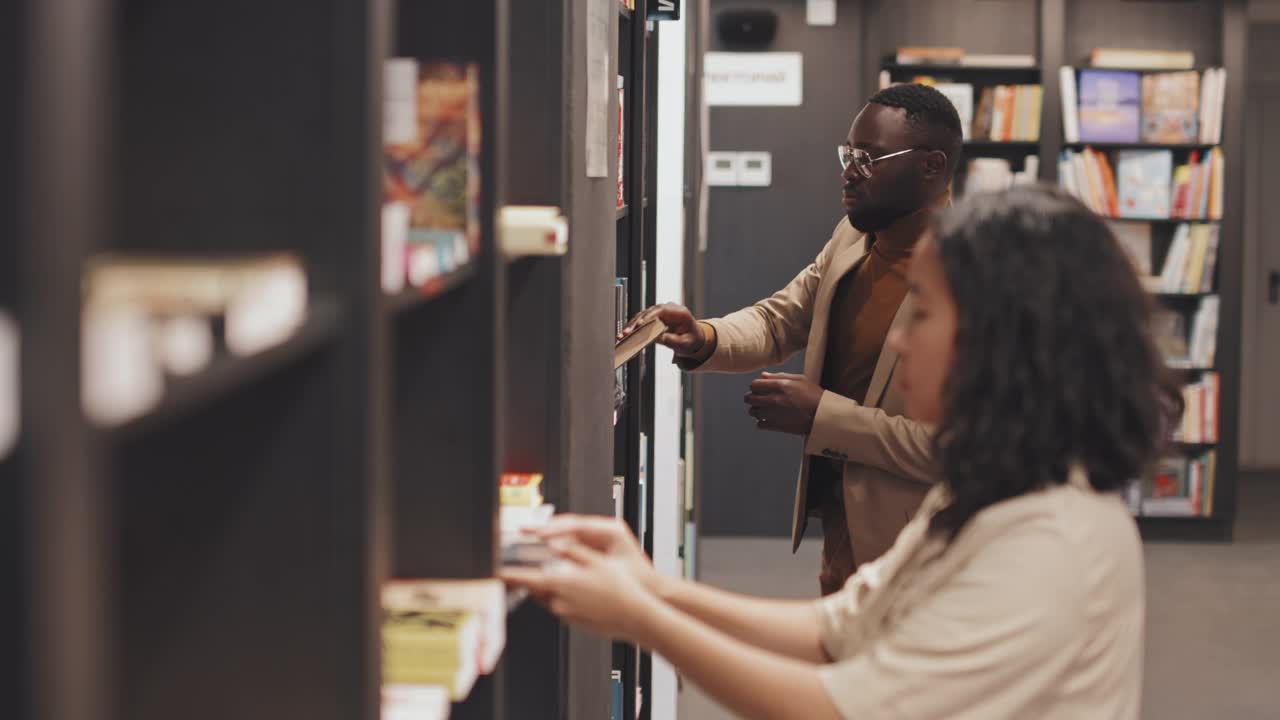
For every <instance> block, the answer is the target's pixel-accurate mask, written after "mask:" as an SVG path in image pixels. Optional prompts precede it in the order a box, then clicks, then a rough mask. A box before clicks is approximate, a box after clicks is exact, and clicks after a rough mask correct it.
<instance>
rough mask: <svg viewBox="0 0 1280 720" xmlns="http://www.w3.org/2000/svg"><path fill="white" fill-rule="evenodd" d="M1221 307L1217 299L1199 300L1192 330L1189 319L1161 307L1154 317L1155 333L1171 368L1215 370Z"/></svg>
mask: <svg viewBox="0 0 1280 720" xmlns="http://www.w3.org/2000/svg"><path fill="white" fill-rule="evenodd" d="M1220 305H1221V303H1220V302H1219V299H1218V296H1217V295H1206V296H1205V297H1203V298H1200V303H1199V306H1198V307H1197V308H1196V310H1195V312H1194V313H1193V314H1192V315H1191V322H1190V327H1189V328H1188V323H1187V315H1186V314H1184V313H1182V312H1181V311H1179V310H1176V309H1172V308H1167V307H1162V308H1160V309H1158V310H1156V311H1155V312H1154V313H1153V315H1152V332H1153V334H1154V335H1155V338H1156V342H1157V343H1158V344H1159V346H1160V350H1161V351H1162V352H1163V353H1164V356H1165V362H1167V363H1168V364H1169V366H1170V367H1173V368H1181V369H1191V370H1194V369H1209V368H1212V367H1214V364H1215V361H1216V355H1217V346H1218V342H1217V337H1218V312H1219V307H1220Z"/></svg>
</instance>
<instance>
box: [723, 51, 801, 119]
mask: <svg viewBox="0 0 1280 720" xmlns="http://www.w3.org/2000/svg"><path fill="white" fill-rule="evenodd" d="M702 77H703V83H704V91H705V94H706V99H707V104H708V105H736V106H740V107H748V106H770V105H779V106H796V105H799V104H800V103H801V100H802V97H803V88H804V63H803V61H802V58H801V55H800V53H797V52H765V53H730V52H709V53H707V54H706V55H705V56H704V57H703V70H702Z"/></svg>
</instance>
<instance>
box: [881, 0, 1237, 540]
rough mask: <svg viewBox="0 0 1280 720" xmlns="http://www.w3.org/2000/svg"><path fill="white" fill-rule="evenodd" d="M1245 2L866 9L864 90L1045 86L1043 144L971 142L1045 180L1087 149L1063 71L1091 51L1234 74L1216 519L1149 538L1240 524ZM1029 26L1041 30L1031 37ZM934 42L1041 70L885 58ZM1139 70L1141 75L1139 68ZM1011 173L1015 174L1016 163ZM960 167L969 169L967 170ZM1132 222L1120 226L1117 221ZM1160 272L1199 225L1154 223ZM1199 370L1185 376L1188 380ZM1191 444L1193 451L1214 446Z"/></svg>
mask: <svg viewBox="0 0 1280 720" xmlns="http://www.w3.org/2000/svg"><path fill="white" fill-rule="evenodd" d="M1246 9H1247V8H1246V3H1245V2H1243V0H1187V1H1186V2H1154V1H1153V2H1133V1H1130V0H1038V2H1036V3H1016V4H1008V7H1007V8H1002V10H1001V12H1000V13H999V14H995V13H993V11H992V9H991V5H990V3H984V2H982V1H981V0H901V1H900V2H887V1H886V0H874V1H873V2H869V3H866V4H865V5H864V6H863V8H862V11H863V15H862V18H863V21H864V23H863V40H864V42H863V46H862V66H863V67H864V68H865V69H866V71H865V72H864V74H863V77H864V82H865V85H864V87H866V88H868V90H869V91H868V93H867V95H870V91H871V90H873V89H874V88H875V87H876V82H877V79H876V77H875V74H876V71H877V70H887V71H889V72H890V75H891V79H892V80H894V81H900V80H907V79H909V78H910V76H913V75H932V76H934V77H936V78H938V79H940V80H942V79H947V80H955V81H957V82H971V83H974V84H975V85H987V84H996V83H1004V84H1010V83H1015V82H1039V83H1040V84H1041V86H1042V87H1043V91H1044V96H1043V97H1044V99H1043V106H1042V108H1041V123H1040V139H1039V141H1038V142H1036V143H992V142H967V143H966V144H965V150H964V154H965V157H966V158H972V157H979V156H992V157H1004V158H1008V159H1011V160H1014V159H1016V158H1018V157H1022V156H1025V155H1030V154H1038V156H1039V164H1040V172H1039V177H1040V179H1041V180H1042V181H1045V182H1048V183H1057V181H1058V158H1059V156H1060V155H1061V153H1062V151H1063V150H1064V149H1080V148H1083V147H1084V146H1085V145H1086V144H1085V143H1071V144H1068V143H1066V142H1065V141H1064V136H1063V129H1062V99H1061V87H1060V81H1059V77H1058V72H1059V68H1062V67H1075V66H1079V65H1081V64H1083V63H1084V61H1085V60H1086V58H1087V56H1088V54H1089V52H1090V51H1091V50H1092V49H1093V48H1095V47H1123V48H1136V49H1152V50H1164V49H1178V50H1191V51H1192V52H1194V53H1195V57H1196V63H1197V65H1199V66H1201V67H1204V66H1209V67H1222V68H1225V69H1226V71H1227V81H1226V93H1225V108H1224V120H1223V123H1224V124H1223V132H1222V144H1221V148H1222V151H1223V153H1224V155H1225V157H1226V173H1225V184H1226V188H1227V192H1226V206H1225V209H1224V212H1223V216H1222V219H1221V220H1220V221H1215V222H1217V224H1218V225H1219V226H1220V233H1221V245H1220V247H1219V255H1218V264H1217V270H1216V279H1215V282H1214V292H1215V293H1217V294H1218V295H1219V296H1220V298H1221V308H1220V314H1219V325H1218V332H1217V357H1216V363H1215V367H1214V368H1212V369H1213V370H1215V371H1216V372H1218V374H1219V377H1220V380H1221V386H1220V389H1219V406H1218V418H1219V432H1218V436H1219V440H1218V442H1217V443H1216V449H1217V469H1216V475H1217V478H1216V483H1215V490H1214V502H1213V507H1214V512H1213V515H1212V516H1210V517H1139V518H1138V523H1139V527H1140V528H1141V530H1142V533H1143V536H1144V537H1146V538H1148V539H1177V540H1229V539H1230V538H1231V536H1232V527H1233V523H1234V517H1235V504H1236V479H1237V476H1238V474H1239V468H1238V454H1239V428H1238V423H1239V412H1238V410H1239V397H1240V360H1241V358H1240V337H1241V336H1240V333H1241V324H1240V317H1241V315H1240V313H1241V308H1240V303H1241V284H1242V275H1241V273H1242V267H1241V263H1242V257H1243V247H1242V245H1243V242H1244V220H1243V218H1244V208H1243V197H1244V194H1243V193H1242V192H1239V191H1238V190H1237V191H1233V190H1232V188H1237V189H1238V188H1240V187H1242V186H1243V184H1244V173H1243V167H1244V161H1243V157H1244V152H1245V148H1244V147H1243V143H1244V97H1243V96H1244V87H1245V85H1244V78H1245V73H1246V71H1247V68H1246V65H1245V58H1246V56H1247V41H1248V38H1247V19H1246ZM1027 28H1035V32H1034V33H1027V32H1026V29H1027ZM918 45H938V46H949V47H956V46H959V47H963V48H965V50H966V51H969V52H978V53H1032V54H1034V56H1035V58H1036V67H1035V68H982V67H963V66H960V67H957V66H952V65H898V64H896V63H894V62H890V61H886V60H885V58H886V57H888V56H890V55H891V53H892V52H893V51H894V50H895V49H896V48H897V47H899V46H918ZM1133 69H1134V70H1142V68H1133ZM1090 146H1091V147H1093V148H1094V149H1096V150H1101V151H1104V152H1107V153H1109V154H1110V153H1112V152H1114V151H1116V150H1121V149H1129V148H1153V147H1154V148H1168V149H1170V150H1172V151H1173V153H1174V160H1175V163H1176V162H1185V160H1186V159H1187V157H1188V156H1189V154H1190V153H1191V152H1192V151H1197V150H1199V151H1203V150H1205V149H1207V148H1209V147H1211V146H1207V145H1201V144H1187V145H1148V144H1142V143H1123V144H1107V143H1093V144H1090ZM1014 169H1015V170H1016V169H1018V167H1017V166H1016V165H1015V168H1014ZM961 172H963V168H962V169H961ZM1120 222H1124V221H1120ZM1152 222H1153V232H1152V236H1153V240H1152V247H1153V254H1154V255H1155V257H1153V258H1152V260H1153V261H1155V263H1156V264H1155V265H1154V266H1155V267H1159V262H1160V261H1161V260H1162V259H1163V257H1164V253H1166V252H1167V251H1168V246H1169V242H1170V238H1171V237H1172V234H1173V231H1174V229H1175V227H1176V226H1177V225H1178V224H1179V223H1182V222H1197V221H1195V220H1190V221H1187V220H1181V219H1162V218H1153V219H1152ZM1156 300H1157V302H1158V303H1160V304H1161V305H1163V306H1165V307H1170V308H1173V309H1183V310H1186V309H1187V308H1188V307H1189V306H1188V302H1189V300H1191V298H1188V297H1184V296H1179V295H1161V296H1158V297H1157V298H1156ZM1198 372H1199V371H1186V372H1184V375H1186V376H1187V378H1188V380H1191V379H1194V377H1195V376H1196V375H1197V374H1198ZM1206 447H1207V446H1204V445H1189V446H1188V445H1184V446H1182V447H1181V448H1180V450H1179V451H1178V452H1180V453H1185V454H1187V455H1188V456H1189V455H1192V454H1193V453H1196V452H1198V451H1202V450H1204V449H1206Z"/></svg>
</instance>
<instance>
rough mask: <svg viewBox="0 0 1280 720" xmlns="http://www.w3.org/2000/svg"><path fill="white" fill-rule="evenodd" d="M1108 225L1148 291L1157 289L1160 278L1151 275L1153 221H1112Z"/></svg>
mask: <svg viewBox="0 0 1280 720" xmlns="http://www.w3.org/2000/svg"><path fill="white" fill-rule="evenodd" d="M1108 225H1110V227H1111V234H1113V235H1115V237H1116V242H1117V243H1119V245H1120V248H1121V249H1122V250H1124V253H1125V255H1127V256H1128V257H1129V261H1130V262H1131V263H1132V264H1133V271H1134V272H1135V273H1136V274H1137V275H1138V277H1139V279H1141V280H1142V284H1143V287H1145V288H1147V290H1148V291H1152V290H1154V289H1156V288H1155V287H1154V286H1155V285H1156V283H1157V282H1158V280H1159V278H1153V277H1152V276H1151V223H1146V222H1115V221H1110V222H1108Z"/></svg>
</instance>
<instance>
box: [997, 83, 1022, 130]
mask: <svg viewBox="0 0 1280 720" xmlns="http://www.w3.org/2000/svg"><path fill="white" fill-rule="evenodd" d="M1017 99H1018V88H1017V86H1010V87H1008V88H1006V90H1005V94H1004V97H1003V98H1002V101H1003V103H1004V109H1003V111H1002V112H1003V113H1004V127H1003V128H1001V129H1000V139H1001V140H1012V139H1013V125H1014V121H1015V120H1016V119H1017Z"/></svg>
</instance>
